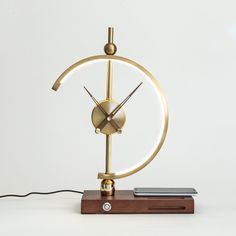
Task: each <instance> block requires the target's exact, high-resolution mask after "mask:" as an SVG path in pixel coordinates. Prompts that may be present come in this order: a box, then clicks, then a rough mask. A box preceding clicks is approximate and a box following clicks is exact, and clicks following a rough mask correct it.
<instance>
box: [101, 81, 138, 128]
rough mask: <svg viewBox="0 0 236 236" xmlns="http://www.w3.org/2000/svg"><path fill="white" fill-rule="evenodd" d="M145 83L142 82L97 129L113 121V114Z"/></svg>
mask: <svg viewBox="0 0 236 236" xmlns="http://www.w3.org/2000/svg"><path fill="white" fill-rule="evenodd" d="M142 84H143V82H142V83H140V84H139V85H138V86H137V87H136V88H135V89H134V90H133V91H132V92H131V93H130V94H129V95H128V96H127V97H126V98H125V99H124V100H123V101H122V102H121V103H120V104H119V105H118V106H117V107H115V109H114V110H113V111H112V112H111V113H110V114H109V115H108V116H106V118H105V119H104V120H103V121H102V122H101V123H100V124H99V125H98V127H97V129H100V130H102V129H103V128H104V127H105V126H106V124H107V123H109V122H111V120H112V118H113V116H115V114H116V113H117V112H118V111H119V110H120V109H121V108H122V107H123V106H124V105H125V103H126V102H127V101H128V100H129V99H130V98H131V96H132V95H133V94H134V93H135V92H136V91H137V89H138V88H139V87H140V86H141V85H142Z"/></svg>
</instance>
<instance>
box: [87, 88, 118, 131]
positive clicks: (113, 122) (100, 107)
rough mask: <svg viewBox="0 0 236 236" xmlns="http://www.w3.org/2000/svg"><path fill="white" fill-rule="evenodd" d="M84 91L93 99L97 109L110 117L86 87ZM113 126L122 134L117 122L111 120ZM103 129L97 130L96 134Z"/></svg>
mask: <svg viewBox="0 0 236 236" xmlns="http://www.w3.org/2000/svg"><path fill="white" fill-rule="evenodd" d="M84 89H85V90H86V92H87V93H88V94H89V96H90V97H91V98H92V100H93V101H94V103H95V104H96V105H97V107H98V108H99V109H100V111H101V112H102V113H103V114H104V115H105V116H106V117H108V116H109V115H108V113H107V112H106V111H105V110H104V108H103V107H102V106H101V104H100V103H99V102H98V101H97V99H96V98H95V97H94V96H93V95H92V94H91V93H90V92H89V90H88V89H87V88H86V87H85V86H84ZM110 123H111V125H112V126H113V127H114V128H115V129H116V131H118V132H119V133H121V128H120V127H119V126H118V125H117V124H116V122H115V121H114V120H112V119H111V120H110ZM100 130H101V129H99V128H96V130H95V132H96V133H99V132H100Z"/></svg>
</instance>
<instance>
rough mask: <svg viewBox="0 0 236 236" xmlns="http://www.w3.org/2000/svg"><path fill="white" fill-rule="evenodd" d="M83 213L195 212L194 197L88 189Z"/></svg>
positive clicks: (84, 199)
mask: <svg viewBox="0 0 236 236" xmlns="http://www.w3.org/2000/svg"><path fill="white" fill-rule="evenodd" d="M81 213H82V214H140V213H143V214H149V213H166V214H171V213H172V214H173V213H175V214H180V213H194V200H193V198H192V197H136V196H134V194H133V191H132V190H116V191H115V195H114V196H101V193H100V191H96V190H86V191H84V194H83V197H82V200H81Z"/></svg>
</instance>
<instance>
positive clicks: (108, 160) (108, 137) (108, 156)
mask: <svg viewBox="0 0 236 236" xmlns="http://www.w3.org/2000/svg"><path fill="white" fill-rule="evenodd" d="M111 138H112V136H111V135H106V174H108V173H110V171H111V141H112V139H111Z"/></svg>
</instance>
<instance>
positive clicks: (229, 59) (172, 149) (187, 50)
mask: <svg viewBox="0 0 236 236" xmlns="http://www.w3.org/2000/svg"><path fill="white" fill-rule="evenodd" d="M235 9H236V4H235V1H228V0H225V1H219V0H218V1H217V0H216V1H213V0H204V1H203V0H199V1H189V0H188V1H187V0H186V1H184V0H179V1H173V0H172V1H154V0H153V1H137V0H136V1H133V0H132V1H131V0H129V1H123V0H122V1H121V0H120V1H103V0H101V1H91V0H89V1H81V0H77V1H72V0H68V1H65V0H62V1H52V0H48V1H29V0H28V1H27V0H22V1H12V0H7V1H2V0H1V1H0V30H1V31H0V42H1V43H0V72H1V75H0V109H1V110H0V131H1V132H0V143H1V146H0V194H7V193H19V194H23V193H27V192H30V191H51V190H55V189H63V188H70V189H77V190H84V189H98V188H99V181H98V180H96V175H97V172H98V171H101V170H102V169H103V166H104V163H103V161H104V153H103V152H104V148H103V145H104V139H103V137H102V136H96V135H95V134H94V133H93V132H94V131H93V128H92V125H91V123H90V121H89V118H90V112H91V110H92V108H93V104H92V102H91V101H90V100H89V97H88V96H87V95H86V94H85V93H84V91H83V88H82V86H83V83H82V82H83V80H81V82H78V81H79V80H76V79H71V80H70V81H68V82H67V83H65V84H63V86H62V87H63V88H61V89H60V90H59V91H58V93H55V92H53V91H52V90H51V89H50V88H51V86H52V84H53V82H54V81H55V79H56V78H57V77H58V75H60V73H61V72H62V71H63V70H64V69H66V68H67V67H68V66H69V65H71V64H72V63H74V62H75V61H77V60H79V59H82V58H84V57H87V56H90V55H94V54H102V53H103V50H102V49H103V46H104V44H105V42H106V40H107V27H108V26H114V27H115V42H116V44H117V46H118V52H117V55H121V56H126V57H128V58H130V59H133V60H135V61H137V62H139V63H141V64H143V65H144V66H145V67H146V68H148V69H149V70H150V71H151V72H152V73H153V74H154V75H155V76H156V77H157V79H158V81H159V82H160V84H161V86H162V88H163V90H164V92H165V95H166V97H167V101H168V106H169V112H170V125H169V131H168V136H167V139H166V142H165V144H164V146H163V148H162V150H161V152H160V153H159V154H158V158H156V159H155V160H154V161H153V162H152V163H151V164H150V165H149V166H148V167H146V168H145V169H143V170H142V171H141V172H139V173H137V174H135V175H133V176H130V177H129V178H125V179H121V180H117V181H116V186H117V189H132V188H133V187H137V186H153V187H195V188H196V189H197V190H198V191H199V196H198V197H197V198H195V202H196V213H195V214H194V215H113V216H110V215H106V216H101V215H100V216H98V215H94V216H83V215H80V213H79V211H80V196H77V195H73V194H69V193H68V194H62V195H57V196H47V197H40V196H37V197H30V198H27V199H2V200H0V235H4V236H6V235H11V236H12V235H82V234H85V233H86V234H87V235H95V234H98V235H104V232H106V233H107V232H109V234H110V233H112V234H113V235H120V234H123V235H132V234H133V235H134V233H135V234H136V235H143V234H146V233H149V234H152V235H154V234H157V233H159V234H161V235H167V234H168V235H173V234H174V235H190V234H191V235H199V234H200V233H204V234H207V235H222V234H223V233H225V234H227V235H234V234H235V233H236V226H235V223H234V222H235V219H236V206H235V201H234V195H235V194H236V187H235V177H236V174H235V167H236V161H235V158H236V155H235V131H236V125H235V119H236V112H235V100H236V95H235V94H236V93H235V85H236V82H235V79H236V71H235V63H236V14H235ZM95 72H96V70H94V76H97V74H96V73H95ZM118 74H119V73H118ZM101 77H102V75H101ZM84 81H86V80H84ZM138 82H139V81H138V80H137V81H135V82H133V84H128V85H127V87H125V86H120V87H119V86H117V87H116V89H117V90H116V91H117V94H122V98H123V96H124V95H126V94H127V93H128V92H129V91H131V89H132V88H133V87H134V86H135V85H136V84H137V83H138ZM114 83H115V82H114ZM88 86H89V88H90V89H91V91H93V92H95V94H96V95H97V96H98V97H99V98H100V99H101V98H102V96H103V94H104V91H102V89H104V84H103V83H101V81H100V80H98V79H97V80H94V81H92V80H91V81H90V82H89V83H88ZM144 91H148V89H147V90H145V89H144V90H143V92H142V90H141V89H140V93H143V94H142V96H141V97H142V98H143V101H142V99H140V96H138V92H137V95H136V96H135V97H134V98H133V100H132V101H130V103H129V105H128V104H127V106H129V107H130V109H133V112H134V113H135V112H138V113H139V114H140V115H141V114H142V110H140V104H143V105H145V104H146V103H147V102H148V101H149V100H150V99H148V92H147V93H146V94H144V93H145V92H144ZM139 95H140V94H139ZM120 99H121V97H118V100H120ZM145 99H146V100H145ZM129 107H127V110H129V109H128V108H129ZM131 107H132V108H131ZM154 108H155V107H154ZM153 110H154V109H153ZM127 113H128V112H127ZM150 123H151V122H150ZM138 125H139V126H140V127H141V128H140V129H144V130H145V128H144V127H143V124H142V123H141V124H140V123H138ZM127 127H128V124H127ZM148 127H149V128H150V125H149V126H148ZM127 132H128V131H127ZM119 138H120V137H119ZM134 138H135V137H134ZM120 139H122V137H121V138H120ZM144 143H145V140H144V141H142V140H141V139H138V141H137V144H136V143H135V144H134V145H133V146H132V148H130V149H129V148H126V149H125V150H126V151H127V154H126V156H125V158H127V156H129V154H130V155H133V151H134V152H135V150H133V149H135V148H136V147H142V146H141V144H144ZM134 147H135V148H134ZM140 150H141V149H140ZM122 157H123V156H122Z"/></svg>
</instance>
